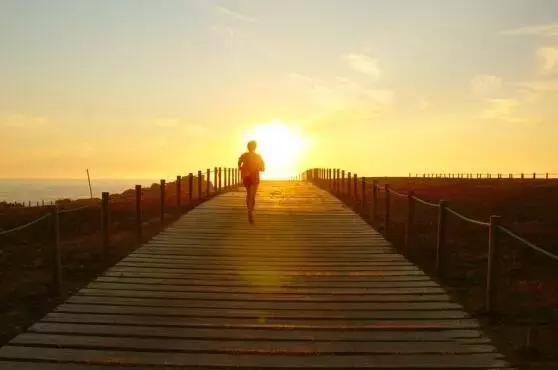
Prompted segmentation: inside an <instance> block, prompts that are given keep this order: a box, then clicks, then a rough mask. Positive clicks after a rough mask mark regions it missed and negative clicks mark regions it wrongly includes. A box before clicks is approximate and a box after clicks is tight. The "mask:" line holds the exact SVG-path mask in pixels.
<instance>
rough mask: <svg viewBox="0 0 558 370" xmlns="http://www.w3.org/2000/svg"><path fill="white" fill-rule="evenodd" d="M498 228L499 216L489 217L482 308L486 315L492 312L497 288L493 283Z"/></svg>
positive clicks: (495, 274)
mask: <svg viewBox="0 0 558 370" xmlns="http://www.w3.org/2000/svg"><path fill="white" fill-rule="evenodd" d="M499 226H500V216H490V226H489V229H488V261H487V262H488V264H487V270H486V292H485V298H484V306H485V311H486V313H490V312H492V303H493V299H494V296H495V293H496V292H495V291H496V290H497V286H496V283H495V280H496V276H498V274H497V271H496V270H497V268H496V263H495V260H496V257H497V255H498V227H499Z"/></svg>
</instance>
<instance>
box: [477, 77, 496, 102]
mask: <svg viewBox="0 0 558 370" xmlns="http://www.w3.org/2000/svg"><path fill="white" fill-rule="evenodd" d="M501 88H502V79H501V78H500V77H498V76H491V75H476V76H475V77H473V78H472V79H471V95H472V96H473V97H477V98H485V97H489V96H493V95H494V94H496V93H498V92H500V90H501Z"/></svg>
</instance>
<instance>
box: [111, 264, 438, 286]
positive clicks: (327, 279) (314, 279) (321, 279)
mask: <svg viewBox="0 0 558 370" xmlns="http://www.w3.org/2000/svg"><path fill="white" fill-rule="evenodd" d="M104 276H112V277H137V278H164V279H180V280H190V281H207V282H221V281H231V279H230V277H229V276H226V275H225V276H221V275H217V276H207V275H196V274H195V273H189V272H181V271H176V270H174V271H162V272H150V271H142V270H135V269H134V270H133V271H129V270H128V269H126V268H124V269H120V268H119V267H118V266H116V267H114V268H112V269H111V270H108V271H107V272H106V273H105V275H104ZM250 276H254V275H250ZM232 281H238V282H242V281H248V282H250V284H261V282H260V281H254V280H252V279H250V280H248V279H244V277H243V276H237V277H236V280H232ZM412 281H417V282H418V281H429V282H431V281H432V279H430V277H428V276H426V275H411V276H405V275H403V276H365V277H362V276H354V275H350V276H339V277H335V276H319V275H313V276H296V277H292V276H287V277H278V278H277V279H274V280H273V281H271V282H270V284H277V283H281V282H289V283H293V284H296V283H300V284H364V285H363V286H366V284H368V283H370V284H373V283H382V282H390V283H396V282H399V283H401V284H404V283H405V282H412ZM436 286H437V284H436Z"/></svg>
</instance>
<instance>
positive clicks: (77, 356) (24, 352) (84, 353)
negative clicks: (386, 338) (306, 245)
mask: <svg viewBox="0 0 558 370" xmlns="http://www.w3.org/2000/svg"><path fill="white" fill-rule="evenodd" d="M311 354H312V352H308V353H306V354H305V355H300V356H285V355H280V354H279V355H276V354H274V353H273V352H268V353H265V352H264V353H258V354H249V355H234V354H230V355H226V354H211V355H210V356H208V355H207V354H193V353H192V354H190V353H177V352H172V353H168V352H131V351H95V350H87V349H79V350H77V349H57V348H37V347H17V346H6V347H3V348H1V349H0V358H2V359H40V360H45V361H61V362H70V361H71V362H77V363H80V362H81V363H88V364H107V365H114V364H122V365H124V364H125V365H143V366H145V365H167V366H168V365H174V366H214V367H223V366H231V365H233V364H234V366H244V367H260V368H289V367H297V368H299V367H304V368H315V367H318V368H345V369H346V368H347V367H351V368H385V367H396V366H398V367H403V368H405V367H407V368H409V367H417V366H418V368H421V367H423V368H424V367H429V368H442V369H451V368H455V367H456V366H459V367H462V366H466V367H469V368H471V367H473V368H475V367H476V368H486V367H489V366H490V367H493V368H502V367H505V366H507V364H506V363H505V362H504V361H503V360H501V359H500V358H499V357H498V356H497V355H496V354H492V353H490V354H463V355H454V354H446V355H444V356H439V355H407V354H400V355H397V356H392V355H375V356H373V357H370V356H331V355H325V356H309V355H311Z"/></svg>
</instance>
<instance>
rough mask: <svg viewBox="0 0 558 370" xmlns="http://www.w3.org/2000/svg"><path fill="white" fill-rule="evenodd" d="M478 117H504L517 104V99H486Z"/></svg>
mask: <svg viewBox="0 0 558 370" xmlns="http://www.w3.org/2000/svg"><path fill="white" fill-rule="evenodd" d="M486 105H487V107H486V108H485V109H484V110H483V112H482V114H481V116H480V118H506V117H510V115H511V113H512V112H513V110H514V109H515V108H516V107H517V106H519V101H518V100H517V99H487V100H486Z"/></svg>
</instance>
